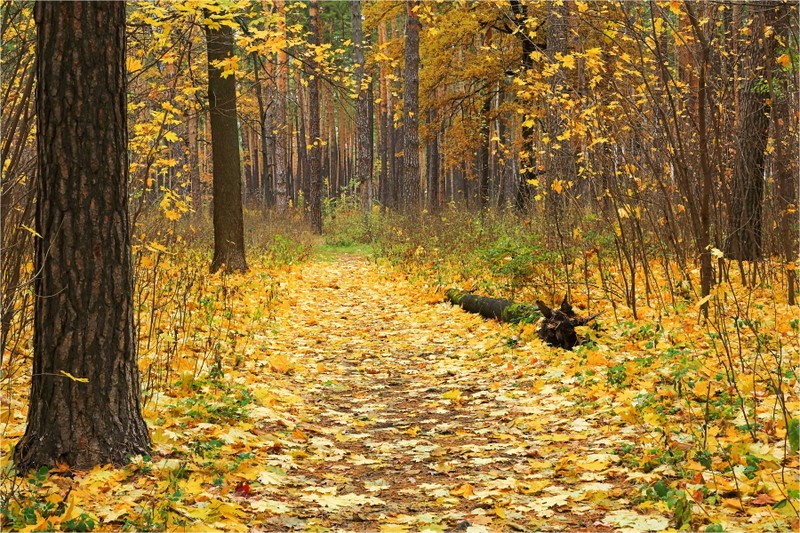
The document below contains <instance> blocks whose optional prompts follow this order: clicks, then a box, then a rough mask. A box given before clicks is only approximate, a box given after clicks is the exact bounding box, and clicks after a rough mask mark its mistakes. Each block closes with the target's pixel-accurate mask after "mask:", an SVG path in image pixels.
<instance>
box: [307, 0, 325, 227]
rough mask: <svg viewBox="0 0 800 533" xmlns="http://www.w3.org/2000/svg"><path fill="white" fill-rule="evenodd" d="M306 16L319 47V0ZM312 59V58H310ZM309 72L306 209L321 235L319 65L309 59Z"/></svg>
mask: <svg viewBox="0 0 800 533" xmlns="http://www.w3.org/2000/svg"><path fill="white" fill-rule="evenodd" d="M308 15H309V20H310V22H311V35H310V36H309V39H308V43H309V44H310V45H312V46H316V45H319V43H320V33H321V26H320V20H319V0H311V2H310V4H309V6H308ZM312 57H313V56H312ZM310 63H311V72H310V73H309V82H308V107H309V113H308V134H309V137H311V140H310V143H309V144H310V145H311V149H310V150H309V154H308V162H309V169H308V172H309V179H310V180H311V183H310V184H309V185H310V187H309V193H308V204H309V205H308V207H309V215H310V221H311V228H312V229H313V230H314V232H315V233H317V234H321V233H322V146H321V144H320V138H319V137H320V124H319V65H317V62H316V61H315V60H314V59H311V61H310Z"/></svg>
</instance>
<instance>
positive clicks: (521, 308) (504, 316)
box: [445, 289, 542, 324]
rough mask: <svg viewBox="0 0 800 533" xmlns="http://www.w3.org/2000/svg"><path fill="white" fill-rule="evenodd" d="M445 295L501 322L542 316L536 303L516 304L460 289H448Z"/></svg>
mask: <svg viewBox="0 0 800 533" xmlns="http://www.w3.org/2000/svg"><path fill="white" fill-rule="evenodd" d="M445 296H446V297H447V299H448V300H449V301H450V302H451V303H453V304H456V305H460V306H461V307H462V308H463V309H464V311H469V312H470V313H478V314H479V315H481V316H482V317H484V318H493V319H495V320H499V321H500V322H511V323H514V324H516V323H518V322H527V323H533V322H536V321H537V320H539V319H540V318H541V317H542V313H541V311H539V309H538V308H537V307H536V306H535V305H530V304H515V303H514V302H512V301H511V300H506V299H505V298H489V297H487V296H477V295H475V294H472V293H471V292H467V291H460V290H458V289H450V290H448V291H447V292H446V293H445Z"/></svg>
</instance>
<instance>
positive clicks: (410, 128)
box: [401, 0, 421, 213]
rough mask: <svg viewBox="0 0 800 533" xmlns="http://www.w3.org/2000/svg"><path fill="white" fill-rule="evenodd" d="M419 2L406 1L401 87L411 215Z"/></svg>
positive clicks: (415, 189) (405, 191)
mask: <svg viewBox="0 0 800 533" xmlns="http://www.w3.org/2000/svg"><path fill="white" fill-rule="evenodd" d="M418 5H419V1H418V0H407V2H406V6H407V10H408V18H407V21H406V48H405V78H404V79H405V82H404V83H405V85H404V87H403V136H404V139H403V140H404V142H403V165H404V169H403V170H404V172H403V179H402V184H403V188H402V199H401V201H402V205H401V208H402V209H404V210H405V211H407V212H410V213H413V212H416V211H417V210H418V209H419V208H420V198H421V194H420V192H421V191H420V183H419V179H420V170H419V116H418V115H419V32H420V28H421V24H420V20H419V15H418V14H417V12H416V7H417V6H418Z"/></svg>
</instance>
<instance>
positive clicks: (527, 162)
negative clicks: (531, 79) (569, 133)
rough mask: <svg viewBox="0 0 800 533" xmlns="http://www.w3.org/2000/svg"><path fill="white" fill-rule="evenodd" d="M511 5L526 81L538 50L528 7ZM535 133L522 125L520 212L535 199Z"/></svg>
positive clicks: (522, 75) (518, 2) (518, 3)
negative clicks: (529, 31) (530, 34)
mask: <svg viewBox="0 0 800 533" xmlns="http://www.w3.org/2000/svg"><path fill="white" fill-rule="evenodd" d="M510 3H511V13H512V17H513V19H514V25H515V27H516V29H517V31H516V33H515V35H517V37H518V38H519V40H520V44H521V52H522V57H521V61H520V63H521V70H520V78H522V79H523V80H524V79H526V78H527V76H528V71H529V70H531V69H532V68H533V58H531V54H532V53H533V52H534V51H535V50H536V44H535V43H534V42H533V41H532V40H531V38H530V36H529V35H528V30H527V26H528V22H527V21H528V6H527V5H526V4H525V3H523V2H522V0H510ZM534 133H535V132H534V129H533V126H530V125H526V124H525V123H523V124H522V130H521V134H522V152H521V153H520V155H519V160H520V161H519V164H520V170H519V181H518V182H517V195H516V200H515V202H514V203H515V206H516V208H517V209H518V210H520V211H525V210H527V208H528V206H529V205H530V203H531V199H532V198H533V187H532V185H531V182H532V181H533V180H534V179H535V178H536V176H537V175H538V174H537V170H536V167H537V162H536V148H535V147H534V145H533V139H534Z"/></svg>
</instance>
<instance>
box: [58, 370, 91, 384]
mask: <svg viewBox="0 0 800 533" xmlns="http://www.w3.org/2000/svg"><path fill="white" fill-rule="evenodd" d="M61 373H62V374H63V375H65V376H67V377H68V378H69V379H71V380H72V381H79V382H81V383H89V378H76V377H75V376H73V375H72V374H70V373H69V372H66V371H64V370H62V371H61Z"/></svg>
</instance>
